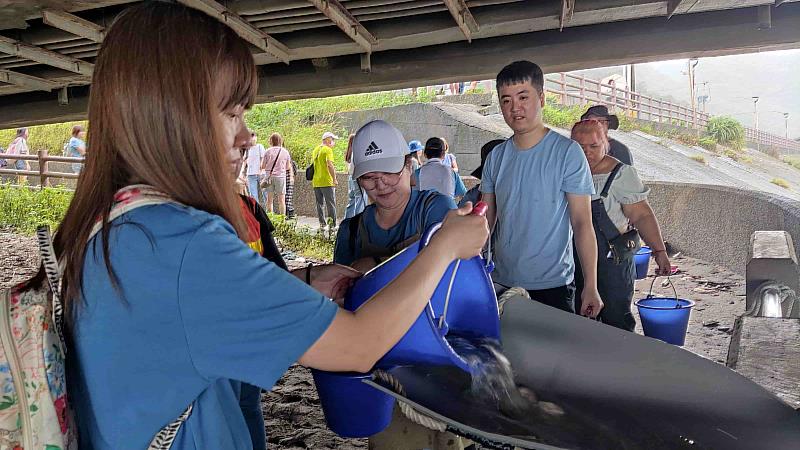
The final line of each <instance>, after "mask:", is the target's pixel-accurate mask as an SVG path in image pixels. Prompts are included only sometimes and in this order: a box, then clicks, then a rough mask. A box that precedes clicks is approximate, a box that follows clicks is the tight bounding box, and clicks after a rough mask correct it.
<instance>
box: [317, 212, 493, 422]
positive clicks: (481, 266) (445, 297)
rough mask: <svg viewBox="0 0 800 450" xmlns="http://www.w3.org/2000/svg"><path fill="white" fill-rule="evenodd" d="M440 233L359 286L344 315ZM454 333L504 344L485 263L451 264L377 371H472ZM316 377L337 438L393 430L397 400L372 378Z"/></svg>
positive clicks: (374, 272)
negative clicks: (456, 348) (425, 367)
mask: <svg viewBox="0 0 800 450" xmlns="http://www.w3.org/2000/svg"><path fill="white" fill-rule="evenodd" d="M438 228H439V225H438V224H437V225H434V226H432V227H431V228H430V229H429V230H428V231H427V232H426V233H425V234H424V235H423V237H422V239H420V241H419V242H418V243H414V244H411V245H410V246H409V247H407V248H406V249H405V250H403V251H401V252H400V253H398V254H396V255H395V256H393V257H392V258H390V259H389V260H387V261H385V262H384V263H383V264H381V265H379V266H378V267H376V268H374V269H372V270H371V271H370V272H368V273H367V274H366V275H364V277H363V278H361V279H360V280H358V281H357V282H356V283H355V284H354V285H353V287H352V288H351V290H350V292H349V294H348V295H347V297H346V298H345V303H344V307H345V309H347V310H350V311H355V310H357V309H358V308H359V307H360V306H361V305H363V304H364V303H366V302H367V300H369V299H370V298H371V297H372V296H373V295H374V294H375V293H376V292H378V291H379V290H380V289H382V288H383V287H384V286H386V285H387V284H388V283H389V282H391V281H392V280H394V279H395V277H397V275H399V274H400V272H402V271H403V269H405V268H406V266H408V264H409V263H410V262H411V261H412V260H413V259H414V258H415V257H416V256H417V254H419V252H420V251H421V250H422V249H423V248H424V247H425V246H426V245H427V244H428V242H429V241H430V238H431V236H432V235H433V233H435V232H436V230H438ZM443 317H444V319H443ZM450 332H456V333H458V334H459V335H460V336H473V337H490V338H495V339H499V338H500V319H499V314H498V311H497V297H496V296H495V293H494V289H493V287H492V283H491V280H490V279H489V275H488V274H487V273H486V261H485V260H484V259H483V258H481V257H479V256H476V257H474V258H472V259H469V260H460V261H454V262H453V263H451V264H450V267H448V269H447V271H445V274H444V276H443V277H442V279H441V280H440V282H439V285H438V286H437V288H436V290H435V291H434V294H433V296H432V297H431V298H430V300H429V302H428V305H427V306H426V307H425V309H424V310H423V311H422V313H421V314H420V315H419V317H417V320H416V321H415V322H414V324H413V325H412V326H411V328H410V329H409V330H408V332H406V334H405V335H404V336H403V337H402V338H401V339H400V341H399V342H398V343H397V344H395V346H394V347H392V349H391V350H389V352H388V353H387V354H386V355H384V356H383V358H381V359H380V360H379V361H378V363H377V364H376V367H377V368H381V369H391V368H393V367H396V366H400V365H450V366H456V367H459V368H461V369H462V370H465V371H469V370H470V368H469V365H468V364H467V362H466V361H464V360H463V359H462V358H461V357H460V356H459V355H458V354H457V353H456V352H455V351H454V350H453V348H452V347H451V346H450V344H449V343H448V342H447V340H445V336H446V335H447V334H448V333H450ZM313 374H314V381H315V383H316V385H317V391H318V392H319V397H320V402H321V403H322V407H323V411H324V412H325V419H326V421H327V422H328V427H329V428H330V429H331V430H332V431H334V432H335V433H336V434H338V435H340V436H347V437H367V436H371V435H372V434H375V433H377V432H379V431H381V430H383V429H384V428H385V427H386V426H388V424H389V421H391V412H392V407H393V405H394V400H393V398H392V397H391V396H388V395H386V394H383V393H382V392H380V391H378V390H376V389H374V388H372V387H370V386H369V385H367V384H364V383H363V382H362V380H363V379H365V378H368V377H369V376H370V375H369V374H352V373H350V374H346V373H331V372H322V371H313Z"/></svg>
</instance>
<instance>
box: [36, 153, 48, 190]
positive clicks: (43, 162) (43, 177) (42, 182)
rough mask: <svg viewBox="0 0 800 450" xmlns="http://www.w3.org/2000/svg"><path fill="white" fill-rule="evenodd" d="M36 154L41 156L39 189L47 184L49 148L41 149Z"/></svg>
mask: <svg viewBox="0 0 800 450" xmlns="http://www.w3.org/2000/svg"><path fill="white" fill-rule="evenodd" d="M36 155H37V156H38V158H39V189H44V188H45V186H47V150H39V151H38V152H36Z"/></svg>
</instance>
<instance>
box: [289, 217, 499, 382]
mask: <svg viewBox="0 0 800 450" xmlns="http://www.w3.org/2000/svg"><path fill="white" fill-rule="evenodd" d="M470 210H471V207H469V208H461V209H459V210H456V211H455V212H451V213H450V214H448V216H447V219H446V220H445V223H444V226H443V227H442V229H441V230H440V231H439V232H438V233H437V234H436V235H435V236H434V238H433V239H432V240H431V243H430V244H429V245H428V246H427V247H426V248H425V249H424V250H422V252H420V254H419V256H417V257H416V258H415V259H414V261H413V262H412V263H411V264H410V265H409V266H408V267H407V268H406V269H405V270H404V271H403V272H402V273H401V274H400V275H399V276H398V277H397V278H395V279H394V280H393V281H392V282H391V283H389V284H388V285H387V286H386V287H384V288H383V289H381V290H380V291H379V292H378V293H377V294H375V295H374V296H373V297H372V298H371V299H370V300H369V301H368V302H367V303H366V304H364V305H363V306H362V307H361V308H359V309H358V310H357V311H355V312H348V311H345V310H339V312H338V313H337V314H336V317H335V318H334V320H333V322H332V323H331V325H330V326H329V327H328V329H327V330H326V331H325V333H323V335H322V336H321V337H320V338H319V339H318V340H317V342H315V343H314V345H312V346H311V348H309V349H308V350H307V351H306V352H305V354H304V355H303V356H302V357H301V358H300V363H301V364H303V365H305V366H309V367H314V368H317V369H322V370H331V371H347V370H356V371H359V372H367V371H368V370H370V369H371V368H372V366H373V365H374V364H375V362H376V361H377V360H378V359H380V358H381V357H382V356H383V355H384V354H386V352H388V351H389V349H391V348H392V346H394V344H396V343H397V341H398V340H400V338H401V337H402V336H403V334H405V333H406V331H408V329H409V328H410V327H411V325H412V324H413V323H414V321H415V320H416V319H417V317H418V316H419V314H420V312H422V310H423V308H424V307H425V305H427V304H428V299H430V297H431V295H432V294H433V291H434V290H435V289H436V286H437V285H438V284H439V280H440V279H441V277H442V275H444V271H445V270H446V269H447V267H448V266H449V265H450V263H451V262H452V261H453V259H455V258H469V257H471V256H474V255H477V254H478V253H479V251H480V249H481V247H482V246H483V243H484V242H485V241H486V237H487V235H488V229H487V228H486V221H485V219H484V218H482V217H480V216H471V215H466V214H467V213H468V212H469V211H470Z"/></svg>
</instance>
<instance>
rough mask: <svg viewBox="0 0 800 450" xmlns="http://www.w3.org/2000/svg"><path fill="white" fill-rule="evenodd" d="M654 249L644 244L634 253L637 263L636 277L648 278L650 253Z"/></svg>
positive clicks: (639, 278) (638, 278) (640, 278)
mask: <svg viewBox="0 0 800 450" xmlns="http://www.w3.org/2000/svg"><path fill="white" fill-rule="evenodd" d="M651 254H652V251H651V250H650V247H648V246H646V245H644V246H642V248H640V249H639V251H637V252H636V255H634V257H633V260H634V263H635V264H636V279H637V280H643V279H645V278H647V270H648V269H649V268H650V255H651Z"/></svg>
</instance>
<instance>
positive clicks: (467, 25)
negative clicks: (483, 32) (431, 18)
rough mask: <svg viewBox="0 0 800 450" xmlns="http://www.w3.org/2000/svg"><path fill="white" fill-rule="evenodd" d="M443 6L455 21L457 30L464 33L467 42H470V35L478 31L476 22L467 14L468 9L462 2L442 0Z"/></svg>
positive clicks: (461, 0) (460, 0)
mask: <svg viewBox="0 0 800 450" xmlns="http://www.w3.org/2000/svg"><path fill="white" fill-rule="evenodd" d="M444 4H445V6H447V9H448V10H449V11H450V15H452V16H453V19H455V21H456V24H458V28H460V29H461V32H462V33H464V36H465V37H466V38H467V41H468V42H472V33H477V32H478V30H480V26H478V22H476V21H475V18H474V17H472V13H471V12H469V7H468V6H467V3H466V2H465V1H464V0H444Z"/></svg>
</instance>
